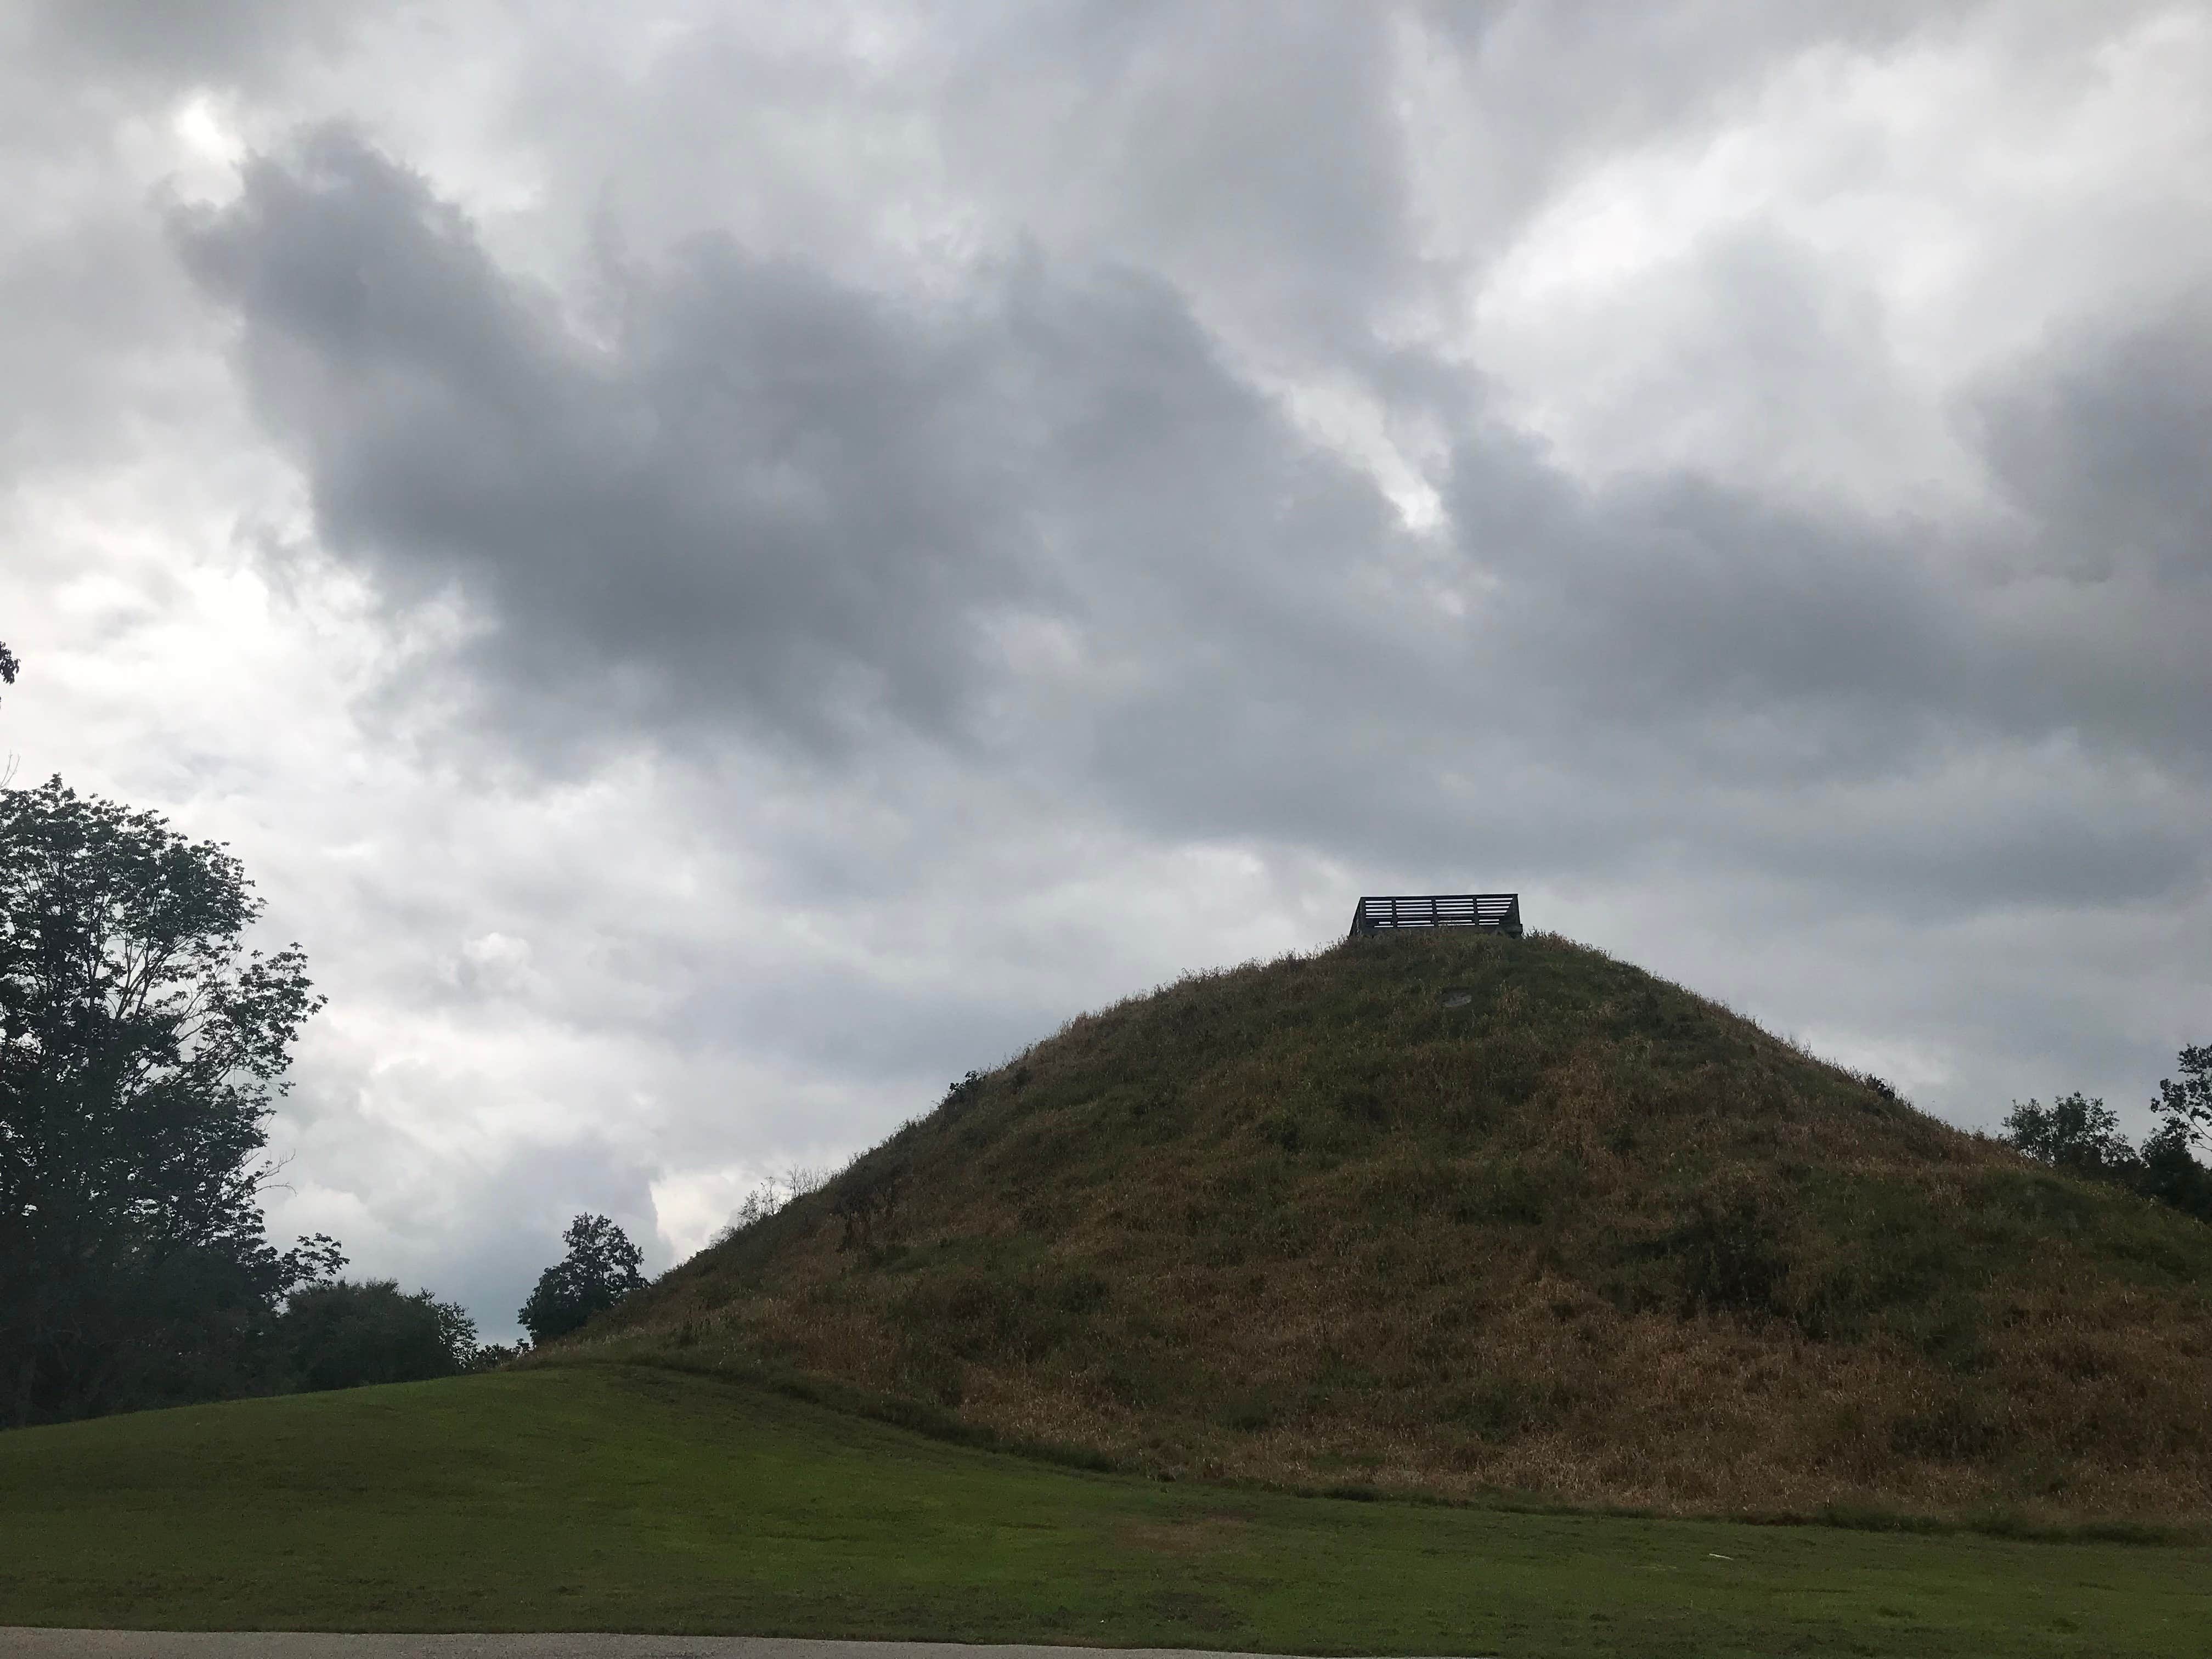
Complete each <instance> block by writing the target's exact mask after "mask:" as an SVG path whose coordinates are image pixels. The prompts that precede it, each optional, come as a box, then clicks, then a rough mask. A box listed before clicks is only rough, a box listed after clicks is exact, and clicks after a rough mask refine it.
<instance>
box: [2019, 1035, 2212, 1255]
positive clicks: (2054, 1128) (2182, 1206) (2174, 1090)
mask: <svg viewBox="0 0 2212 1659" xmlns="http://www.w3.org/2000/svg"><path fill="white" fill-rule="evenodd" d="M2179 1069H2180V1072H2181V1079H2180V1080H2179V1082H2175V1081H2173V1080H2172V1079H2164V1080H2161V1081H2160V1084H2159V1085H2158V1090H2159V1096H2158V1098H2157V1099H2156V1100H2154V1101H2153V1102H2152V1103H2151V1109H2152V1110H2153V1111H2154V1112H2155V1113H2156V1114H2157V1115H2158V1118H2159V1125H2158V1127H2157V1128H2155V1129H2154V1130H2153V1131H2151V1133H2149V1134H2148V1136H2146V1137H2145V1138H2144V1140H2143V1143H2142V1146H2134V1145H2133V1144H2131V1143H2130V1141H2129V1139H2128V1138H2127V1136H2126V1135H2124V1134H2123V1133H2121V1132H2120V1121H2119V1117H2118V1114H2117V1113H2115V1112H2114V1111H2113V1110H2112V1109H2111V1108H2110V1107H2108V1106H2107V1105H2106V1104H2105V1103H2104V1102H2103V1101H2101V1100H2090V1099H2087V1098H2085V1097H2083V1096H2081V1094H2079V1093H2078V1092H2077V1093H2075V1094H2070V1095H2062V1096H2060V1097H2058V1098H2057V1099H2056V1100H2053V1101H2052V1102H2051V1103H2050V1104H2049V1105H2048V1106H2045V1104H2043V1103H2041V1102H2040V1101H2036V1100H2030V1101H2027V1102H2025V1103H2022V1102H2017V1101H2016V1102H2015V1103H2014V1104H2013V1109H2012V1110H2011V1111H2010V1112H2009V1113H2008V1114H2007V1115H2006V1117H2005V1135H2004V1138H2005V1139H2007V1140H2008V1141H2010V1142H2011V1143H2012V1144H2013V1145H2014V1146H2017V1147H2019V1148H2020V1150H2021V1152H2025V1153H2027V1155H2028V1156H2029V1157H2030V1158H2034V1159H2036V1160H2037V1161H2038V1162H2039V1163H2043V1164H2050V1165H2051V1167H2052V1168H2053V1169H2059V1170H2066V1171H2067V1172H2068V1173H2069V1174H2072V1175H2079V1176H2088V1177H2090V1178H2092V1179H2093V1180H2098V1181H2109V1182H2113V1183H2114V1184H2115V1185H2117V1186H2121V1187H2125V1188H2129V1189H2130V1191H2132V1192H2137V1193H2140V1194H2142V1195H2143V1196H2144V1197H2145V1198H2151V1199H2155V1200H2158V1201H2159V1202H2160V1203H2161V1204H2168V1205H2171V1206H2173V1207H2174V1208H2175V1209H2177V1210H2182V1211H2185V1212H2187V1213H2189V1214H2191V1215H2193V1216H2196V1217H2197V1218H2199V1219H2200V1220H2203V1221H2212V1170H2209V1169H2207V1168H2206V1167H2205V1166H2204V1165H2203V1164H2200V1163H2199V1162H2197V1158H2196V1155H2195V1149H2196V1148H2197V1147H2199V1146H2212V1044H2206V1045H2199V1046H2197V1047H2192V1048H2184V1049H2183V1050H2182V1051H2181V1054H2180V1063H2179Z"/></svg>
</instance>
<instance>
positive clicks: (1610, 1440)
mask: <svg viewBox="0 0 2212 1659" xmlns="http://www.w3.org/2000/svg"><path fill="white" fill-rule="evenodd" d="M2208 1291H2212V1228H2207V1227H2205V1226H2204V1225H2202V1224H2200V1223H2198V1222H2196V1221H2193V1220H2191V1219H2189V1218H2185V1217H2182V1216H2179V1215H2176V1214H2174V1213H2172V1212H2168V1211H2163V1210H2160V1209H2159V1208H2156V1207H2154V1206H2152V1205H2151V1204H2149V1203H2148V1202H2146V1201H2144V1200H2139V1199H2136V1198H2133V1197H2131V1196H2129V1195H2127V1194H2122V1193H2118V1192H2115V1191H2112V1190H2111V1189H2109V1188H2098V1187H2093V1186H2090V1185H2087V1184H2084V1183H2082V1182H2076V1181H2074V1180H2070V1179H2068V1178H2065V1177H2063V1176H2055V1175H2053V1174H2051V1173H2049V1172H2047V1171H2045V1170H2039V1169H2037V1168H2033V1167H2031V1166H2030V1165H2028V1164H2026V1163H2024V1162H2023V1161H2022V1160H2021V1159H2020V1158H2018V1157H2017V1156H2016V1155H2015V1154H2014V1153H2013V1152H2010V1151H2009V1150H2008V1149H2006V1148H2004V1147H2002V1146H1998V1145H1996V1144H1994V1143H1992V1142H1990V1141H1987V1140H1984V1139H1978V1138H1975V1137H1972V1136H1969V1135H1966V1134H1964V1133H1960V1132H1958V1131H1956V1130H1954V1129H1951V1128H1948V1127H1945V1126H1943V1125H1942V1124H1940V1123H1938V1122H1936V1121H1934V1120H1933V1119H1931V1118H1929V1117H1927V1116H1926V1115H1923V1114H1921V1113H1919V1112H1917V1111H1915V1110H1913V1109H1911V1107H1909V1106H1907V1105H1905V1104H1904V1103H1900V1102H1899V1101H1898V1100H1896V1099H1895V1098H1893V1097H1891V1096H1890V1095H1889V1094H1888V1093H1887V1091H1885V1090H1884V1089H1882V1088H1881V1087H1880V1086H1879V1085H1874V1084H1871V1083H1869V1081H1866V1080H1863V1079H1857V1078H1854V1077H1852V1076H1851V1075H1850V1074H1848V1073H1844V1072H1842V1071H1840V1070H1838V1069H1837V1068H1835V1067H1833V1066H1827V1065H1825V1064H1823V1063H1821V1062H1820V1061H1818V1060H1814V1059H1812V1058H1810V1057H1809V1056H1808V1055H1807V1054H1803V1053H1802V1052H1801V1051H1800V1050H1798V1049H1796V1048H1793V1047H1791V1046H1790V1045H1789V1044H1787V1043H1784V1042H1780V1041H1778V1040H1777V1039H1775V1038H1774V1037H1771V1036H1768V1035H1766V1034H1765V1032H1763V1031H1761V1030H1759V1029H1758V1028H1757V1027H1756V1026H1754V1025H1753V1024H1750V1023H1749V1022H1747V1021H1746V1020H1743V1019H1741V1018H1736V1017H1735V1016H1734V1015H1732V1014H1730V1013H1729V1012H1727V1011H1726V1010H1724V1009H1722V1008H1720V1007H1717V1006H1715V1005H1713V1004H1711V1003H1710V1002H1706V1001H1705V1000H1701V999H1699V998H1698V997H1696V996H1693V995H1691V994H1688V993H1686V992H1685V991H1683V990H1681V989H1680V988H1679V987H1674V986H1672V985H1669V984H1667V983H1664V982H1663V981H1659V980H1656V979H1654V978H1653V977H1651V976H1650V975H1647V974H1645V973H1644V972H1642V971H1640V970H1638V969H1635V968H1632V967H1630V966H1627V965H1626V964H1624V963H1618V962H1615V961H1613V960H1612V959H1610V958H1608V957H1606V956H1604V955H1603V954H1601V953H1600V952H1598V951H1592V950H1589V949H1586V948H1583V947H1581V946H1577V945H1571V944H1568V943H1565V942H1564V941H1562V940H1559V939H1549V938H1544V937H1534V938H1530V939H1523V940H1510V939H1500V938H1498V937H1496V936H1492V935H1480V936H1478V935H1472V934H1468V933H1444V934H1433V935H1427V936H1404V937H1396V938H1392V937H1382V938H1376V939H1358V940H1353V941H1351V942H1348V943H1346V944H1345V945H1341V946H1340V947H1338V948H1336V949H1334V950H1332V951H1327V952H1324V953H1322V954H1321V955H1319V956H1316V957H1310V958H1293V959H1290V960H1285V961H1282V962H1278V963H1271V964H1267V965H1264V966H1252V967H1247V968H1241V969H1235V970H1233V971H1229V972H1224V973H1217V974H1207V975H1199V976H1195V977H1193V978H1190V979H1188V980H1185V981H1182V982H1181V983H1178V984H1176V985H1175V986H1172V987H1169V988H1167V989H1165V990H1163V991H1161V992H1159V993H1158V994H1154V995H1152V996H1148V997H1145V998H1142V999H1139V1000H1133V1001H1131V1002H1127V1003H1125V1004H1122V1005H1121V1006H1117V1007H1115V1008H1112V1009H1109V1010H1108V1011H1106V1012H1103V1013H1100V1014H1096V1015H1089V1016H1085V1017H1084V1018H1079V1019H1077V1020H1075V1021H1074V1022H1073V1023H1072V1024H1070V1025H1068V1026H1067V1028H1066V1030H1063V1031H1062V1032H1060V1034H1059V1035H1058V1036H1055V1037H1053V1038H1052V1039H1050V1040H1049V1041H1048V1042H1042V1043H1040V1044H1038V1045H1037V1046H1036V1048H1034V1049H1032V1050H1030V1052H1029V1053H1028V1054H1025V1055H1024V1056H1023V1057H1022V1058H1021V1059H1020V1060H1018V1061H1017V1062H1015V1063H1013V1064H1012V1065H1009V1066H1006V1067H1003V1068H1002V1069H1000V1071H998V1072H995V1073H992V1074H990V1075H989V1076H987V1077H985V1078H982V1079H977V1080H975V1081H973V1082H971V1083H969V1085H964V1086H963V1087H961V1088H958V1089H956V1090H955V1091H953V1092H952V1094H951V1096H950V1097H948V1098H947V1099H946V1100H945V1102H944V1103H943V1104H941V1105H940V1106H939V1108H938V1109H936V1110H935V1111H934V1112H933V1113H932V1114H931V1115H929V1116H928V1117H927V1118H925V1119H923V1120H921V1121H916V1122H915V1123H912V1124H909V1125H908V1126H907V1127H905V1128H903V1129H902V1130H901V1131H900V1132H899V1133H897V1134H896V1135H894V1136H893V1137H892V1138H891V1139H890V1140H888V1141H887V1142H885V1143H884V1145H883V1146H879V1147H878V1148H877V1149H875V1150H874V1151H873V1152H870V1153H868V1154H867V1155H866V1157H865V1158H861V1159H860V1160H858V1161H857V1162H856V1163H855V1164H854V1165H853V1166H852V1167H851V1168H850V1169H849V1170H847V1171H846V1172H845V1173H844V1174H843V1175H842V1176H840V1177H839V1178H838V1180H837V1181H836V1182H833V1183H832V1185H831V1186H830V1187H829V1188H827V1189H825V1190H823V1191H822V1192H820V1193H817V1194H812V1195H811V1196H809V1197H806V1198H804V1199H801V1200H798V1201H797V1202H795V1203H793V1204H792V1205H791V1206H788V1207H787V1208H786V1209H785V1210H784V1211H782V1212H781V1213H779V1214H777V1215H775V1216H774V1217H772V1218H769V1219H768V1220H766V1221H763V1222H761V1223H758V1224H757V1225H754V1226H753V1227H751V1228H750V1229H749V1230H747V1231H745V1232H744V1233H742V1234H740V1235H738V1237H735V1238H733V1239H731V1240H730V1241H728V1242H726V1243H723V1244H721V1245H720V1246H718V1247H716V1248H715V1249H710V1250H708V1251H707V1252H705V1253H704V1254H702V1255H700V1256H698V1257H696V1258H695V1259H694V1260H693V1261H690V1262H689V1263H687V1264H685V1265H684V1267H680V1268H678V1269H677V1270H676V1271H675V1272H673V1273H670V1274H669V1275H668V1276H667V1277H666V1278H665V1279H662V1280H661V1281H660V1282H659V1284H658V1285H655V1286H654V1287H653V1289H652V1290H651V1291H648V1292H647V1293H646V1294H645V1295H643V1296H641V1297H636V1298H633V1300H632V1302H631V1303H629V1304H626V1305H625V1307H624V1308H623V1310H620V1312H619V1313H618V1315H617V1316H616V1318H615V1320H614V1321H611V1322H603V1323H602V1324H600V1325H599V1326H597V1327H594V1328H593V1329H592V1332H591V1333H589V1334H588V1336H587V1339H586V1340H589V1339H590V1338H591V1337H596V1338H599V1339H608V1338H613V1339H616V1340H617V1341H618V1343H619V1344H620V1346H625V1347H653V1346H680V1347H682V1348H683V1349H684V1353H685V1358H686V1360H687V1362H688V1363H697V1362H706V1363H717V1362H723V1361H726V1362H731V1363H745V1364H750V1363H760V1362H766V1363H768V1364H772V1365H775V1366H780V1367H784V1368H788V1369H791V1370H798V1371H801V1372H805V1373H809V1374H812V1375H816V1376H826V1377H831V1378H835V1379H838V1380H840V1381H841V1382H842V1383H848V1384H852V1385H856V1386H859V1387H860V1388H863V1389H870V1390H875V1391H879V1392H882V1393H885V1394H891V1395H902V1396H907V1397H909V1398H913V1399H916V1400H920V1401H926V1402H928V1403H930V1404H932V1405H934V1406H936V1407H941V1408H943V1409H945V1410H947V1411H950V1412H951V1413H955V1414H957V1416H959V1417H960V1418H962V1419H966V1420H969V1421H970V1422H973V1423H975V1424H978V1425H985V1426H987V1427H989V1428H992V1429H994V1430H995V1431H1000V1432H1001V1433H1004V1434H1006V1435H1010V1436H1012V1437H1018V1438H1022V1439H1026V1440H1030V1441H1039V1442H1054V1443H1068V1444H1074V1445H1079V1446H1083V1447H1088V1448H1092V1449H1097V1450H1100V1451H1103V1452H1104V1453H1106V1454H1108V1455H1110V1456H1112V1457H1115V1458H1116V1459H1118V1460H1121V1461H1124V1462H1127V1463H1130V1464H1132V1465H1134V1466H1137V1467H1141V1468H1151V1469H1153V1470H1156V1471H1158V1472H1161V1473H1170V1474H1195V1475H1204V1476H1236V1477H1251V1478H1258V1479H1261V1480H1279V1481H1287V1482H1292V1483H1297V1484H1302V1485H1310V1486H1336V1485H1349V1484H1370V1485H1374V1486H1383V1487H1391V1488H1419V1489H1425V1490H1429V1491H1433V1492H1446V1493H1467V1492H1476V1491H1480V1490H1483V1489H1495V1488H1504V1489H1510V1490H1514V1491H1519V1492H1529V1493H1535V1494H1541V1495H1543V1496H1546V1497H1547V1498H1557V1499H1562V1500H1567V1501H1571V1502H1587V1503H1613V1504H1638V1505H1652V1506H1657V1507H1661V1508H1668V1509H1684V1510H1723V1509H1727V1510H1735V1509H1749V1510H1758V1511H1767V1512H1772V1511H1778V1510H1817V1509H1819V1508H1821V1507H1823V1506H1828V1505H1844V1506H1848V1505H1852V1504H1875V1505H1881V1506H1885V1507H1890V1508H1903V1509H1908V1510H1926V1511H1934V1512H1948V1513H1954V1514H1955V1513H1964V1512H1966V1511H1969V1510H1976V1509H1980V1508H1985V1507H1988V1506H1990V1505H1999V1504H2002V1505H2007V1506H2012V1507H2016V1508H2019V1509H2021V1510H2026V1511H2027V1512H2029V1513H2042V1514H2050V1515H2071V1516H2122V1515H2131V1516H2177V1515H2201V1514H2202V1513H2203V1512H2204V1510H2205V1509H2206V1507H2207V1500H2206V1494H2207V1492H2212V1300H2209V1299H2208Z"/></svg>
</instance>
